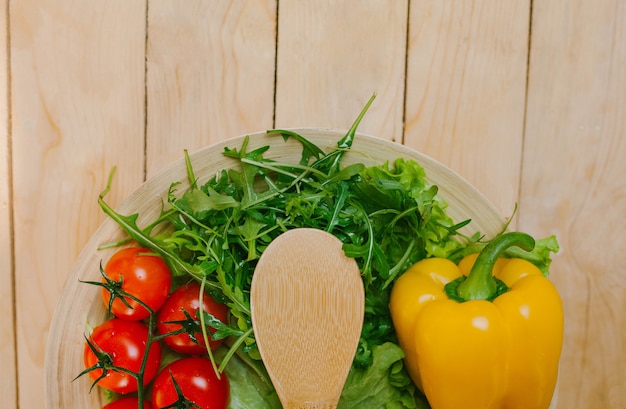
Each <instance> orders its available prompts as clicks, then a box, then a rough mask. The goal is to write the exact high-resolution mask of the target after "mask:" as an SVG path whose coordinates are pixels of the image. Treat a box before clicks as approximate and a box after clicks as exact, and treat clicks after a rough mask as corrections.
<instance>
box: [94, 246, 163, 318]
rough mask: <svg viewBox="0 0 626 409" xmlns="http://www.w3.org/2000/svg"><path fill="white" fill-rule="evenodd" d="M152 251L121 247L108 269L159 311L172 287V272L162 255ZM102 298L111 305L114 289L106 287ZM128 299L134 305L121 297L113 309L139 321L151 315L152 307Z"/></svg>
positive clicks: (108, 271) (115, 277)
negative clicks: (111, 291) (155, 254)
mask: <svg viewBox="0 0 626 409" xmlns="http://www.w3.org/2000/svg"><path fill="white" fill-rule="evenodd" d="M149 252H150V250H147V249H144V248H140V247H129V248H124V249H122V250H119V251H118V252H117V253H115V254H113V256H112V257H111V258H110V259H109V261H108V262H107V264H106V266H105V267H104V271H105V273H106V275H107V276H108V277H109V279H111V280H114V281H120V280H122V289H123V290H124V291H126V292H127V293H129V294H131V295H133V296H135V297H137V298H138V299H139V300H141V301H142V302H143V303H145V304H146V305H148V307H150V308H151V309H152V310H153V311H157V310H158V309H159V308H160V307H161V305H163V303H164V302H165V300H166V299H167V296H168V294H169V292H170V289H171V288H172V273H171V272H170V270H169V268H168V267H167V264H165V261H163V259H162V258H161V257H159V256H154V255H150V254H149ZM142 253H148V254H142ZM103 280H104V279H103ZM102 299H103V301H104V304H105V306H106V307H107V308H108V306H109V301H110V299H111V293H110V292H109V291H108V290H106V289H105V288H103V289H102ZM125 299H126V301H128V303H129V304H130V306H131V308H129V307H128V306H127V305H125V304H124V302H123V301H122V300H121V299H115V300H113V305H112V307H111V312H112V313H113V315H115V316H116V317H118V318H122V319H126V320H134V321H138V320H142V319H144V318H147V317H148V316H149V315H150V313H149V311H148V310H147V309H145V308H144V307H143V306H141V305H140V304H139V303H137V302H136V301H134V300H131V299H129V298H128V297H126V298H125Z"/></svg>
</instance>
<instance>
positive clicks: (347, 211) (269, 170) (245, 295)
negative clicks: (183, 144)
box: [99, 100, 555, 409]
mask: <svg viewBox="0 0 626 409" xmlns="http://www.w3.org/2000/svg"><path fill="white" fill-rule="evenodd" d="M371 102H372V101H371V100H370V101H369V102H368V104H367V105H366V107H365V108H364V109H363V111H362V112H361V113H360V115H359V116H358V118H357V120H356V121H355V123H354V124H353V126H352V127H351V128H350V130H349V131H348V132H347V133H346V135H345V136H344V137H343V138H341V139H340V140H338V141H337V146H336V148H334V149H332V150H330V151H329V152H325V151H323V150H322V149H320V147H318V146H316V145H315V144H313V143H311V142H310V141H309V140H307V139H306V138H304V137H303V136H301V135H299V134H297V133H295V132H292V131H287V130H271V131H268V133H269V134H271V135H275V137H276V138H283V139H284V140H287V139H295V140H297V141H298V142H299V143H300V144H301V146H302V154H301V157H300V160H299V162H298V163H284V162H281V161H278V160H274V159H269V158H267V157H266V156H269V155H266V153H267V152H268V150H269V149H270V148H269V146H265V147H261V148H257V149H252V150H250V149H249V148H248V142H249V139H248V138H246V139H245V140H244V142H243V144H242V145H241V146H237V147H232V148H227V149H225V150H224V152H223V154H224V155H225V156H227V157H229V158H232V159H234V160H236V161H237V162H238V166H235V167H233V168H232V169H223V170H221V171H220V172H218V173H217V174H215V175H211V176H210V178H209V179H208V180H203V176H204V175H196V174H195V173H194V169H193V166H192V165H193V164H192V163H191V159H190V157H189V156H188V155H186V154H185V158H186V169H187V174H188V179H189V183H190V187H189V188H186V189H181V185H180V183H177V182H174V183H172V184H171V187H170V189H169V192H168V194H167V197H166V198H164V204H163V209H162V212H161V214H160V216H159V217H158V218H157V219H156V220H154V221H153V222H152V223H150V224H149V225H148V226H138V225H137V218H138V215H137V214H133V215H122V214H119V213H117V212H116V211H115V210H113V209H112V208H111V207H110V206H109V205H108V204H107V203H106V201H105V200H104V197H105V195H106V193H107V192H108V188H109V187H110V181H109V186H108V187H107V190H105V192H103V194H102V195H101V197H100V199H99V204H100V206H101V207H102V209H103V210H104V212H105V213H106V214H107V215H109V216H110V217H111V218H112V219H114V220H115V221H116V222H117V223H118V224H119V225H120V226H121V227H122V228H123V229H124V230H125V231H126V232H127V233H128V236H129V240H134V241H136V242H137V243H139V244H140V245H142V246H145V247H147V248H149V249H151V250H152V251H154V252H155V253H157V254H158V255H160V256H161V257H162V258H163V259H164V260H165V261H166V263H167V265H168V266H169V268H170V269H171V271H172V273H173V276H174V280H175V281H176V280H177V282H179V283H181V282H184V281H189V280H190V278H193V279H194V280H197V281H198V282H201V283H202V284H203V286H204V288H205V289H206V290H207V291H208V292H209V293H210V294H211V296H213V297H214V298H215V299H216V300H218V301H219V302H221V303H224V304H226V305H227V306H228V308H229V311H230V318H229V320H228V321H227V322H222V321H220V320H217V319H215V317H213V316H212V315H211V314H206V313H205V314H204V316H203V317H201V318H203V320H204V321H205V322H206V323H207V324H208V325H210V326H211V327H213V328H214V329H215V333H214V334H213V338H214V339H223V340H225V342H224V344H223V345H222V346H221V347H220V348H219V350H218V351H216V352H215V353H214V356H213V359H214V360H215V363H216V366H217V367H218V369H219V371H220V372H223V373H226V374H227V376H228V379H229V381H230V388H231V396H230V407H232V408H238V409H241V408H255V409H262V408H280V407H281V406H280V403H279V401H278V398H277V396H276V394H275V392H274V389H273V387H272V385H271V382H270V380H269V378H268V376H267V373H266V372H265V369H264V367H263V364H262V362H261V359H260V355H259V353H258V350H257V348H256V344H255V339H254V333H253V331H252V323H251V318H250V300H249V290H250V283H251V279H252V275H253V273H254V269H255V265H256V263H257V261H258V259H259V257H260V256H261V254H262V253H263V251H264V250H265V248H266V247H267V246H268V245H269V243H270V242H271V241H272V240H273V239H274V238H275V237H276V236H278V235H279V234H281V233H283V232H284V231H287V230H289V229H294V228H300V227H313V228H317V229H321V230H325V231H327V232H330V233H332V234H333V235H335V236H336V237H338V238H339V239H340V240H341V241H342V242H343V243H344V244H343V249H344V251H345V253H346V254H347V255H348V256H350V257H353V258H354V259H356V261H357V263H358V265H359V267H360V271H361V274H362V278H363V282H364V288H365V320H364V325H363V329H362V333H361V338H360V342H359V346H358V350H357V351H355V357H354V362H353V366H352V369H351V372H350V374H349V377H348V379H347V382H346V384H345V387H344V390H343V394H342V396H341V400H340V403H339V408H340V409H349V408H428V404H427V402H426V400H425V398H424V397H423V395H422V394H421V392H420V391H419V390H418V389H417V388H416V387H415V386H414V384H413V383H412V382H411V379H410V378H409V376H408V374H407V372H406V370H405V368H404V367H403V362H402V358H403V356H404V354H403V352H402V350H401V349H400V347H399V346H398V345H397V340H396V335H395V332H394V328H393V325H392V322H391V318H390V314H389V309H388V302H389V296H390V291H391V288H392V285H393V283H394V281H395V279H396V278H397V277H398V276H399V275H400V274H402V272H404V271H405V270H406V269H407V268H408V267H410V266H411V265H412V264H414V263H415V262H417V261H419V260H421V259H423V258H426V257H446V258H450V259H453V260H455V259H459V258H460V257H461V256H462V255H463V254H464V253H466V252H468V251H475V250H476V249H479V248H480V247H482V246H484V245H485V240H484V238H483V237H482V236H481V235H480V233H476V234H474V235H472V236H471V237H467V236H465V235H463V234H461V233H460V231H459V230H460V229H461V228H462V227H464V226H466V225H468V224H469V223H470V220H462V221H454V220H452V219H451V218H450V217H449V216H448V215H447V213H446V206H447V205H446V203H445V202H444V201H443V200H442V199H441V198H440V197H439V196H438V195H437V186H433V185H430V184H429V183H428V181H427V178H426V175H425V172H424V169H423V168H422V167H421V166H420V165H419V164H418V163H416V162H415V161H413V160H407V159H403V158H397V159H396V160H395V161H393V162H392V163H381V164H378V165H375V166H370V167H368V166H365V165H364V164H361V163H356V164H350V165H344V163H343V162H342V158H343V157H344V155H345V154H346V152H348V151H349V150H350V148H351V146H352V143H353V141H354V139H355V135H356V128H357V126H358V124H359V122H360V121H361V119H362V117H363V115H364V113H365V111H366V110H367V108H368V107H369V105H370V104H371ZM554 245H555V242H554V240H553V239H547V240H545V241H542V240H540V241H538V245H537V246H536V250H535V251H534V253H533V254H526V255H525V258H527V259H531V260H534V261H535V262H536V263H537V264H538V265H540V266H541V267H543V268H544V269H547V265H548V264H549V262H550V259H549V253H550V251H552V250H553V249H554ZM546 247H549V248H550V250H548V251H546Z"/></svg>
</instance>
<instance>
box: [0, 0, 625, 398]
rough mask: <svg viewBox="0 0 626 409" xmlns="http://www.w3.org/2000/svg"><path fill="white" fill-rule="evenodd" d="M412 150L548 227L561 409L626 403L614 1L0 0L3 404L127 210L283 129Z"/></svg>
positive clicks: (34, 369) (527, 226) (30, 389)
mask: <svg viewBox="0 0 626 409" xmlns="http://www.w3.org/2000/svg"><path fill="white" fill-rule="evenodd" d="M373 92H376V93H377V98H376V101H375V102H374V105H373V106H372V108H371V109H370V111H369V113H368V114H367V116H366V118H365V119H364V121H363V122H362V125H361V127H360V128H359V130H360V131H361V132H364V133H368V134H373V135H377V136H379V137H381V138H385V139H389V140H394V141H396V142H399V143H404V144H406V145H408V146H411V147H413V148H415V149H417V150H419V151H422V152H424V153H426V154H427V155H430V156H432V157H433V158H435V159H437V160H439V161H441V162H442V163H444V164H446V165H447V166H449V167H450V168H452V169H453V170H455V171H456V172H458V173H459V174H460V175H462V176H463V177H464V178H466V179H467V180H468V181H470V182H471V183H472V184H474V185H475V186H476V187H477V188H478V189H479V190H481V191H482V192H483V193H484V194H485V195H486V196H487V197H488V198H489V199H490V200H491V201H492V202H493V203H494V204H495V205H496V206H497V208H498V209H499V210H500V211H501V212H502V214H503V215H505V216H507V215H511V213H512V211H513V208H514V206H515V204H516V203H518V204H519V210H518V213H517V216H516V217H515V219H514V225H515V226H517V227H518V228H519V229H521V230H524V231H526V232H528V233H531V234H533V235H534V236H537V237H540V236H546V235H549V234H556V235H557V236H558V238H559V240H560V243H561V246H562V251H561V252H560V254H559V255H558V256H557V257H556V258H555V261H554V264H553V269H552V275H551V277H552V279H553V281H554V282H555V283H556V285H557V286H558V288H559V290H560V292H561V294H562V297H563V299H564V303H565V309H566V340H565V347H564V351H563V357H562V364H561V369H562V370H561V380H560V389H559V405H558V407H559V408H560V409H587V408H589V409H596V408H603V409H605V408H606V409H624V408H626V268H624V254H625V253H626V244H625V243H626V2H625V1H623V0H595V1H590V0H587V1H583V0H535V1H532V0H507V1H502V0H473V1H470V0H344V1H331V0H321V1H308V2H307V1H297V0H247V1H244V0H235V1H224V0H184V1H183V0H91V1H71V0H47V1H44V0H0V367H1V368H5V369H3V374H2V376H1V384H0V396H2V407H3V408H7V409H16V408H18V407H19V408H37V407H43V406H44V402H43V400H44V399H43V389H42V388H43V373H44V369H43V362H44V351H45V344H46V338H47V333H48V330H49V323H50V319H51V315H52V313H53V310H54V307H55V304H56V302H57V299H58V296H59V294H60V292H61V288H62V285H63V282H64V280H65V277H66V276H67V274H68V272H69V270H70V268H71V266H72V263H73V261H74V260H75V258H76V257H77V255H78V253H79V252H80V250H81V247H82V246H83V245H84V244H85V243H86V242H87V240H88V238H89V237H90V235H91V234H93V232H94V231H95V229H96V228H97V226H98V225H99V224H100V223H101V222H102V221H103V220H104V216H103V214H102V213H101V212H100V210H99V208H98V206H97V203H96V197H97V195H98V193H99V192H100V191H101V190H102V188H103V186H104V185H105V183H106V178H107V176H108V173H109V171H110V169H111V167H112V166H114V165H116V166H117V167H118V172H117V175H116V179H115V183H114V187H113V191H112V192H111V193H110V195H109V196H108V199H109V200H110V201H111V202H112V203H113V204H116V203H119V202H120V201H121V200H122V199H123V198H124V197H125V196H127V195H128V194H129V193H130V192H131V191H133V190H134V189H135V188H137V186H138V185H139V184H140V183H141V182H142V181H143V180H145V178H146V177H150V176H151V175H153V174H154V173H155V172H157V171H158V170H159V169H162V168H163V167H164V166H166V165H168V164H170V163H171V162H172V161H174V160H177V159H179V158H181V156H182V150H183V149H184V148H186V149H189V150H192V151H193V150H196V149H198V148H200V147H202V146H205V145H208V144H210V143H212V142H214V141H217V140H221V139H224V138H228V137H232V136H237V135H240V134H244V133H249V132H255V131H260V130H265V129H269V128H272V127H275V126H276V127H309V126H312V127H323V128H339V129H345V128H347V127H348V126H349V125H350V124H351V122H352V120H353V119H354V117H355V115H356V114H357V113H358V112H359V110H360V109H361V107H362V106H363V104H364V103H365V102H366V100H367V99H368V98H369V97H370V95H371V94H372V93H373Z"/></svg>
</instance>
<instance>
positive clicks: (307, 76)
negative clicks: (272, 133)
mask: <svg viewBox="0 0 626 409" xmlns="http://www.w3.org/2000/svg"><path fill="white" fill-rule="evenodd" d="M279 4H280V7H279V10H278V16H279V27H278V58H277V61H278V62H277V73H276V75H277V78H276V126H277V127H281V128H285V127H320V126H322V127H329V128H339V129H347V128H349V127H350V125H352V122H353V121H354V119H355V118H356V116H357V115H358V113H359V112H360V111H361V109H362V108H363V106H364V105H365V103H366V102H367V100H368V99H369V98H370V96H371V95H372V94H373V93H377V98H376V101H375V102H374V104H373V105H372V106H371V108H370V110H369V112H368V114H367V116H366V118H365V119H364V120H363V122H362V123H361V126H360V127H359V130H360V131H361V132H364V133H369V134H373V135H377V136H379V137H382V138H385V139H389V140H395V141H398V142H401V140H402V116H403V98H404V56H405V52H406V46H405V44H406V23H407V10H408V7H407V1H406V0H401V1H393V2H390V1H385V0H366V1H344V2H337V1H332V0H323V1H315V2H313V1H312V2H302V1H297V0H283V1H280V3H279Z"/></svg>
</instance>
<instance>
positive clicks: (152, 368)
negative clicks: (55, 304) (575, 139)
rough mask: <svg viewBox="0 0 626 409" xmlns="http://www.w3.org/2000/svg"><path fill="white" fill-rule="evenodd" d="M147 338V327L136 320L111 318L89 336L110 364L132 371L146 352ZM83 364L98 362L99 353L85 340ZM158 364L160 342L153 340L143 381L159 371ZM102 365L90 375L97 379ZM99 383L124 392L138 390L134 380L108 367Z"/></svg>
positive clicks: (159, 362) (139, 366) (136, 370)
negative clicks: (97, 354)
mask: <svg viewBox="0 0 626 409" xmlns="http://www.w3.org/2000/svg"><path fill="white" fill-rule="evenodd" d="M147 341H148V327H147V326H146V325H145V324H143V323H141V322H138V321H125V320H120V319H118V318H113V319H110V320H108V321H105V322H104V323H102V324H100V325H98V326H97V327H96V328H94V330H93V332H92V333H91V335H90V336H89V342H91V344H92V345H93V346H95V347H96V350H101V351H103V352H105V353H106V354H107V355H108V358H110V361H111V362H110V364H111V365H115V366H117V367H121V368H125V369H128V370H129V371H132V372H139V369H140V368H141V361H142V360H143V356H144V354H145V352H146V345H147ZM108 358H107V359H108ZM83 360H84V363H85V368H90V367H92V366H94V365H95V364H97V363H98V362H99V360H98V357H97V356H96V354H95V353H94V351H93V350H92V349H91V347H90V346H89V343H87V342H86V343H85V349H84V353H83ZM160 365H161V344H160V343H158V342H154V343H152V345H151V347H150V352H149V353H148V360H147V363H146V367H145V370H144V385H147V384H148V382H150V381H151V380H152V379H153V378H154V377H155V376H156V374H157V372H158V371H159V366H160ZM102 371H103V370H102V369H95V370H93V371H91V372H89V376H90V377H91V378H92V379H93V380H96V379H98V378H99V377H100V376H101V375H102ZM98 385H99V386H101V387H103V388H106V389H109V390H112V391H114V392H118V393H121V394H126V393H130V392H135V391H136V390H137V380H136V379H135V378H134V377H133V376H131V375H130V374H127V373H125V372H121V371H114V370H108V372H107V374H106V375H105V376H104V378H102V379H100V380H99V381H98Z"/></svg>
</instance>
